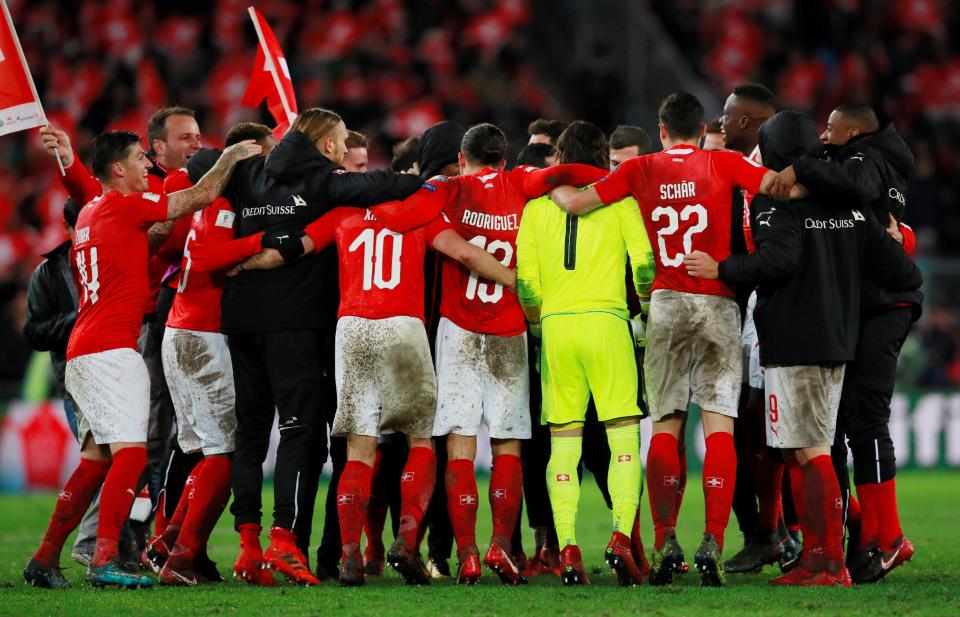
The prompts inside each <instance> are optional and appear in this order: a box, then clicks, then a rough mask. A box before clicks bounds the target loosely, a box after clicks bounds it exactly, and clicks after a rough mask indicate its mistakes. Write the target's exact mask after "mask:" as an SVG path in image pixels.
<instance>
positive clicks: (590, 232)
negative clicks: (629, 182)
mask: <svg viewBox="0 0 960 617" xmlns="http://www.w3.org/2000/svg"><path fill="white" fill-rule="evenodd" d="M628 255H629V258H630V265H631V272H632V273H633V284H634V286H635V288H636V290H637V294H638V295H639V296H640V299H641V300H648V299H649V297H650V286H651V285H652V284H653V275H654V269H655V265H654V260H653V251H652V250H651V248H650V240H649V239H648V238H647V231H646V229H645V228H644V226H643V217H642V216H641V214H640V208H639V207H638V205H637V202H636V200H635V199H634V198H632V197H627V198H625V199H622V200H620V201H617V202H615V203H612V204H610V205H609V206H601V207H600V208H597V209H596V210H594V211H593V212H590V213H588V214H585V215H583V216H574V215H570V214H567V213H566V212H564V211H563V210H561V209H560V208H559V207H558V206H557V205H556V204H555V203H553V201H551V200H550V198H549V197H547V196H544V197H540V198H538V199H534V200H533V201H530V202H529V203H527V206H526V208H524V211H523V218H522V219H521V220H520V231H519V233H518V234H517V294H518V296H519V298H520V303H521V304H522V305H523V306H536V305H541V307H540V317H541V319H543V318H545V317H549V316H550V315H556V314H558V313H585V312H593V311H603V312H608V313H612V314H614V315H617V316H618V317H621V318H623V319H628V318H629V317H630V315H629V313H628V311H627V293H626V286H625V285H624V275H625V272H626V270H625V268H626V263H627V257H628Z"/></svg>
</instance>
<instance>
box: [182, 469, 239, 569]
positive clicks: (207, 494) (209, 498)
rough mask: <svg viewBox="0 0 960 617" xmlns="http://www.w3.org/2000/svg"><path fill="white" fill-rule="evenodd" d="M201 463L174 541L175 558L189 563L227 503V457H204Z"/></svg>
mask: <svg viewBox="0 0 960 617" xmlns="http://www.w3.org/2000/svg"><path fill="white" fill-rule="evenodd" d="M200 463H202V465H203V466H202V467H200ZM200 463H198V464H197V467H200V471H199V472H197V475H196V478H195V479H194V482H193V487H192V488H191V489H190V493H191V497H190V506H189V508H188V509H187V514H186V517H185V518H184V519H183V526H182V527H181V528H180V535H179V536H177V540H176V546H177V554H178V555H184V556H185V557H186V558H187V559H190V560H191V561H192V560H193V558H194V557H195V556H196V555H197V553H198V552H199V551H200V549H202V548H204V547H205V546H206V544H207V540H208V539H209V537H210V533H211V532H212V531H213V528H214V526H216V524H217V520H219V519H220V515H221V514H223V509H224V508H226V507H227V501H228V500H229V499H230V485H231V484H230V470H231V468H232V463H231V461H230V456H229V455H227V454H214V455H210V456H207V457H204V459H203V460H202V461H201V462H200ZM195 471H196V470H195Z"/></svg>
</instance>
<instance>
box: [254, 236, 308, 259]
mask: <svg viewBox="0 0 960 617" xmlns="http://www.w3.org/2000/svg"><path fill="white" fill-rule="evenodd" d="M302 237H303V232H302V231H269V232H267V233H265V234H263V238H261V239H260V246H261V247H262V248H265V249H276V250H278V251H279V252H280V256H281V257H283V262H284V263H290V262H291V261H296V260H298V259H300V258H301V257H303V242H301V241H300V238H302Z"/></svg>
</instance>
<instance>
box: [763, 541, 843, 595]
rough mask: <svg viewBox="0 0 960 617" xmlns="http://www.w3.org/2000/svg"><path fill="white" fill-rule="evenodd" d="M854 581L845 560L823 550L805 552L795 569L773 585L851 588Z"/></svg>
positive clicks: (778, 578) (776, 580)
mask: <svg viewBox="0 0 960 617" xmlns="http://www.w3.org/2000/svg"><path fill="white" fill-rule="evenodd" d="M851 582H852V580H851V578H850V571H849V570H847V568H846V566H845V565H844V563H843V559H842V558H841V559H839V560H837V559H832V558H830V557H827V556H825V555H824V551H823V549H822V548H819V547H818V548H811V549H809V550H804V552H803V556H802V557H801V558H800V563H798V564H797V565H796V566H795V567H794V568H793V569H791V570H790V571H789V572H787V573H786V574H784V575H783V576H779V577H777V578H775V579H773V580H772V581H770V584H771V585H789V586H792V587H849V586H850V584H851Z"/></svg>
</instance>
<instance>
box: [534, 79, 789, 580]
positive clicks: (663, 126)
mask: <svg viewBox="0 0 960 617" xmlns="http://www.w3.org/2000/svg"><path fill="white" fill-rule="evenodd" d="M659 117H660V141H661V142H663V148H664V149H663V151H662V152H658V153H656V154H651V155H647V156H641V157H637V158H634V159H630V160H628V161H626V162H624V163H623V164H622V165H620V167H618V168H617V169H616V171H614V172H612V173H611V174H610V175H609V176H607V177H606V178H605V179H604V180H603V181H601V182H599V183H597V184H596V186H594V187H591V188H589V189H586V190H584V191H578V190H576V189H573V188H572V187H561V188H560V189H555V190H554V191H553V192H552V197H553V199H554V201H555V202H557V203H558V204H559V205H560V206H561V207H562V208H563V209H564V210H566V211H567V212H568V213H571V214H585V213H586V212H589V211H590V210H592V209H593V208H596V207H597V206H599V205H602V204H605V203H613V202H614V201H618V200H620V199H623V198H624V197H626V196H628V195H633V196H634V197H635V198H636V200H637V202H638V203H639V204H640V209H641V211H642V213H643V218H644V224H645V226H646V229H647V235H648V236H649V237H650V238H653V237H656V238H657V248H656V250H655V252H654V254H655V257H656V262H657V273H656V279H655V280H654V283H653V290H654V291H653V294H652V297H651V301H650V314H649V318H648V322H647V352H646V356H645V358H644V367H643V368H644V378H645V380H646V382H645V383H646V391H647V402H648V404H649V407H650V416H651V418H652V419H653V438H652V440H651V442H650V450H649V452H648V457H647V487H648V490H649V493H650V506H651V510H652V512H653V519H654V526H655V528H656V539H655V550H654V554H653V564H652V566H653V574H652V576H651V582H652V583H654V584H666V583H669V582H671V581H672V580H673V573H674V571H675V570H677V569H679V568H680V564H681V563H682V562H683V557H682V550H681V549H680V545H679V543H678V542H677V539H676V533H675V526H676V516H677V510H676V504H677V500H678V487H679V476H680V472H681V466H680V460H679V456H678V452H677V449H678V437H679V435H680V431H681V428H682V426H683V422H684V418H685V417H686V413H687V406H688V404H689V403H691V402H692V403H696V404H697V405H698V406H699V407H700V409H701V411H702V422H703V432H704V437H705V438H706V455H705V457H704V463H703V492H704V498H705V501H706V525H705V530H704V535H703V542H702V544H701V545H700V549H699V550H698V551H697V555H696V565H697V569H698V570H699V572H700V576H701V583H702V584H703V585H710V586H713V585H722V583H723V568H722V565H721V562H720V555H721V552H722V550H723V534H724V529H725V528H726V526H727V521H728V520H729V517H730V504H731V500H732V498H733V489H734V483H735V480H736V466H737V461H736V454H735V452H734V447H733V419H734V418H735V417H736V415H737V399H738V398H739V392H740V371H741V358H740V351H739V339H740V315H739V310H738V308H737V304H736V302H735V300H734V299H733V295H734V294H733V290H732V289H730V288H729V287H728V286H727V285H725V284H723V283H719V282H717V281H701V280H697V279H693V278H691V277H690V276H688V275H687V274H686V272H685V271H684V270H683V256H684V255H685V254H686V253H689V252H690V251H692V250H694V249H701V250H706V251H707V252H709V253H711V254H715V255H722V256H723V257H726V256H727V255H729V254H730V228H731V224H732V222H731V206H730V195H731V194H732V192H733V188H734V187H735V186H741V187H743V188H746V189H747V190H749V191H751V192H753V193H756V192H759V191H760V190H761V187H763V189H764V190H765V189H766V186H767V183H769V181H770V180H771V179H772V177H773V175H774V174H773V173H772V172H770V171H769V170H767V169H764V168H763V167H759V166H757V165H755V164H753V163H751V162H750V161H748V160H746V159H745V158H744V157H743V156H742V155H740V154H739V153H736V152H704V151H703V150H701V149H700V148H698V147H697V146H696V145H695V144H697V143H699V141H700V138H701V137H702V136H703V132H704V124H703V105H701V104H700V101H698V100H697V98H696V97H694V96H693V95H691V94H688V93H676V94H671V95H670V96H668V97H667V98H666V99H664V101H663V103H662V104H661V105H660V110H659Z"/></svg>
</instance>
